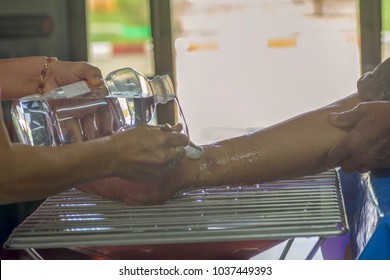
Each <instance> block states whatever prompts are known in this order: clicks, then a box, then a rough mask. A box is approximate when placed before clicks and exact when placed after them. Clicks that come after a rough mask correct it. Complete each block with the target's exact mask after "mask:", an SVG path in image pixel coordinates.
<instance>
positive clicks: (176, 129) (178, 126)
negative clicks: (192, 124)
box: [172, 123, 183, 132]
mask: <svg viewBox="0 0 390 280" xmlns="http://www.w3.org/2000/svg"><path fill="white" fill-rule="evenodd" d="M182 130H183V125H182V124H181V123H177V124H175V125H174V126H172V131H174V132H181V131H182Z"/></svg>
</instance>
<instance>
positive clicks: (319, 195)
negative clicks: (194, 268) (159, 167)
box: [4, 170, 348, 259]
mask: <svg viewBox="0 0 390 280" xmlns="http://www.w3.org/2000/svg"><path fill="white" fill-rule="evenodd" d="M347 231H348V225H347V220H346V216H345V210H344V203H343V198H342V194H341V188H340V183H339V177H338V173H337V172H336V171H334V170H330V171H327V172H324V173H321V174H318V175H315V176H306V177H302V178H297V179H292V180H283V181H276V182H271V183H266V184H254V185H241V186H221V187H213V188H199V189H195V190H189V191H185V192H182V193H179V194H177V195H176V196H175V197H173V198H172V199H171V200H170V201H168V202H167V203H166V204H164V205H156V206H148V207H131V206H128V205H125V204H123V203H120V202H116V201H110V200H106V199H103V198H100V197H97V196H93V195H89V194H85V193H82V192H80V191H78V190H76V189H72V190H69V191H67V192H64V193H62V194H59V195H57V196H53V197H50V198H48V199H47V200H46V201H45V202H44V203H42V205H41V206H40V207H39V208H38V209H37V210H36V211H35V212H34V213H33V214H32V215H30V217H28V218H27V219H26V220H25V221H24V222H23V223H22V224H20V225H19V226H18V227H17V228H16V229H15V230H14V231H13V232H12V234H11V235H10V237H9V238H8V240H7V241H6V243H5V244H4V246H5V248H7V249H23V250H26V251H27V252H28V253H29V254H30V256H32V257H33V258H35V259H40V258H41V256H40V255H39V253H38V252H37V249H45V248H72V249H73V250H76V251H78V252H83V253H85V254H89V255H91V256H94V257H99V258H106V259H130V258H144V259H145V258H155V259H161V258H179V257H180V258H188V259H191V258H193V259H205V258H206V259H208V258H219V259H220V258H249V257H251V256H253V255H254V254H257V253H259V252H261V251H263V250H266V249H269V248H270V247H272V246H274V245H276V244H278V243H280V242H283V241H285V240H289V241H288V242H287V243H286V246H285V249H284V251H283V253H282V255H281V256H280V259H284V258H285V257H286V255H287V254H288V250H289V248H290V246H291V244H292V242H293V240H294V238H296V237H312V236H318V237H319V239H318V242H317V243H316V244H315V246H314V247H313V249H312V251H311V252H310V253H309V254H308V256H307V259H311V258H312V257H313V256H314V254H315V253H316V251H317V250H318V248H319V247H320V245H321V243H322V242H323V241H324V239H325V238H326V237H328V236H337V235H342V234H345V233H346V232H347ZM232 244H233V246H232ZM183 251H185V252H186V253H184V254H183ZM217 251H220V252H219V254H217V253H218V252H217ZM139 252H142V254H141V255H139ZM199 252H203V253H199ZM164 254H166V256H164ZM197 254H198V255H197Z"/></svg>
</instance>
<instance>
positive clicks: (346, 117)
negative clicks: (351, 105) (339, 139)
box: [328, 109, 361, 128]
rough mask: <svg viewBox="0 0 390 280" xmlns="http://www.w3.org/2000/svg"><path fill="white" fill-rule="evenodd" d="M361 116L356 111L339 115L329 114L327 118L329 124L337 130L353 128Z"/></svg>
mask: <svg viewBox="0 0 390 280" xmlns="http://www.w3.org/2000/svg"><path fill="white" fill-rule="evenodd" d="M360 118H361V115H360V114H359V112H358V111H357V110H354V109H353V110H348V111H345V112H341V113H336V112H333V113H330V114H329V116H328V120H329V122H330V123H331V124H332V125H334V126H335V127H338V128H351V127H354V126H355V125H356V124H357V123H358V121H359V120H360Z"/></svg>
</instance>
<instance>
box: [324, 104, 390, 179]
mask: <svg viewBox="0 0 390 280" xmlns="http://www.w3.org/2000/svg"><path fill="white" fill-rule="evenodd" d="M388 120H390V102H364V103H360V104H359V105H358V106H356V107H355V108H353V109H352V110H349V111H345V112H341V113H332V114H330V116H329V122H330V123H331V124H332V125H334V126H336V127H338V128H341V129H344V130H347V131H349V132H348V134H347V135H346V136H345V138H344V139H343V140H341V141H340V142H339V143H338V144H336V145H335V146H334V147H332V148H331V149H330V150H329V152H328V158H327V163H326V165H327V166H328V167H329V168H331V167H335V166H340V167H341V169H342V170H343V171H345V172H352V171H359V172H367V171H369V170H370V169H372V168H377V167H389V166H390V122H389V121H388Z"/></svg>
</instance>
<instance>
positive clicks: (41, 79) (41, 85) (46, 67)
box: [37, 57, 57, 94]
mask: <svg viewBox="0 0 390 280" xmlns="http://www.w3.org/2000/svg"><path fill="white" fill-rule="evenodd" d="M53 60H57V58H55V57H47V58H46V61H45V64H44V65H43V68H42V70H41V73H40V74H39V82H38V88H37V92H38V93H40V94H42V93H43V88H44V87H45V83H46V78H47V77H46V76H47V72H48V71H49V64H50V62H52V61H53Z"/></svg>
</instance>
